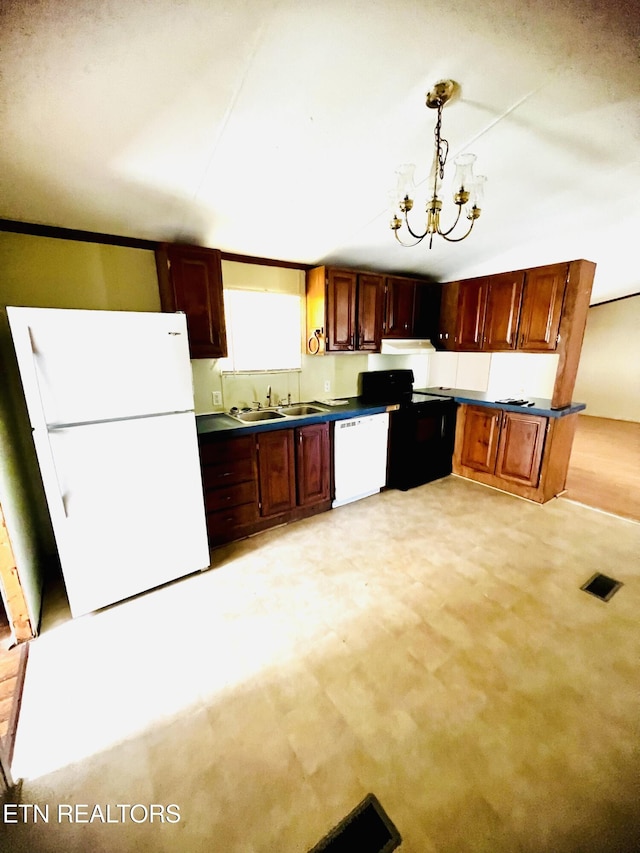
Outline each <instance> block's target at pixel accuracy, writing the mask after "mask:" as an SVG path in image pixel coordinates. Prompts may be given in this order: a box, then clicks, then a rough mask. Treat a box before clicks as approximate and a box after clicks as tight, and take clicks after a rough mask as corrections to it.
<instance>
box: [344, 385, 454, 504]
mask: <svg viewBox="0 0 640 853" xmlns="http://www.w3.org/2000/svg"><path fill="white" fill-rule="evenodd" d="M413 381H414V377H413V371H412V370H404V369H403V370H370V371H367V372H364V373H361V374H360V376H359V387H358V392H359V396H360V398H361V399H362V400H363V402H367V403H375V404H377V405H388V406H397V408H396V409H394V410H393V411H392V412H391V418H390V424H389V459H388V471H387V486H388V487H390V488H395V489H402V490H406V489H412V488H414V486H420V485H422V484H423V483H429V482H431V481H432V480H438V479H440V477H446V476H447V475H448V474H450V473H451V463H452V458H453V444H454V440H455V425H456V404H455V403H454V401H453V400H452V399H451V398H450V397H435V396H433V395H430V394H424V393H420V392H419V391H417V392H414V390H413Z"/></svg>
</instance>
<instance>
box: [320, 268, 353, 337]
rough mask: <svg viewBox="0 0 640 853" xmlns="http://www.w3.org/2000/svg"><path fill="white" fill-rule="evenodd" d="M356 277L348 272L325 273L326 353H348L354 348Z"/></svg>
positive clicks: (334, 271) (332, 271)
mask: <svg viewBox="0 0 640 853" xmlns="http://www.w3.org/2000/svg"><path fill="white" fill-rule="evenodd" d="M357 286H358V275H357V273H355V272H351V271H350V270H335V269H330V270H329V271H328V273H327V317H326V323H327V328H326V349H327V352H350V351H353V350H354V349H355V348H356V288H357Z"/></svg>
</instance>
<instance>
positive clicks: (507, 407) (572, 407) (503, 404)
mask: <svg viewBox="0 0 640 853" xmlns="http://www.w3.org/2000/svg"><path fill="white" fill-rule="evenodd" d="M415 393H419V394H429V395H430V396H434V397H450V398H451V399H452V400H454V401H455V402H456V403H465V404H468V405H472V406H491V407H493V408H498V409H503V410H504V411H507V412H522V411H525V412H528V413H529V414H533V415H542V416H543V417H545V418H563V417H566V416H567V415H575V414H577V413H578V412H582V411H584V409H586V408H587V406H586V404H585V403H574V402H571V403H570V404H569V405H568V406H562V407H560V408H553V407H552V406H551V400H550V399H548V398H544V397H529V396H528V397H527V399H526V400H524V401H523V403H515V402H511V401H512V400H515V398H510V397H508V395H504V396H500V397H498V396H497V395H492V394H489V393H488V392H487V391H469V390H467V389H465V388H443V387H433V388H420V389H418V390H417V391H416V392H415Z"/></svg>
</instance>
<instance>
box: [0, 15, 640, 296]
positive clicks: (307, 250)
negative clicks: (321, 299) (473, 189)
mask: <svg viewBox="0 0 640 853" xmlns="http://www.w3.org/2000/svg"><path fill="white" fill-rule="evenodd" d="M639 35H640V0H609V2H607V3H605V2H604V0H526V2H525V0H523V2H519V3H514V2H513V0H484V2H470V0H457V2H456V0H452V2H450V3H445V2H443V0H430V2H418V0H366V2H365V0H322V2H318V0H244V2H243V1H242V0H31V2H26V0H15V1H14V2H12V0H0V49H1V53H0V72H1V75H2V76H1V80H2V84H1V85H2V89H1V91H0V126H1V127H2V131H1V133H0V217H3V218H8V219H17V220H22V221H25V222H31V223H40V224H47V225H54V226H63V227H68V228H79V229H84V230H90V231H99V232H104V233H110V234H117V235H124V236H131V237H141V238H148V239H151V240H157V239H187V240H190V241H194V242H198V243H201V244H203V245H208V246H216V247H219V248H221V249H223V250H226V251H229V252H237V253H240V254H246V255H258V256H263V257H269V258H278V259H282V260H291V261H300V262H303V263H311V264H315V263H318V262H338V263H342V264H351V265H355V266H360V267H363V268H371V269H375V268H377V269H385V270H390V271H397V272H413V273H419V274H424V275H431V276H433V277H434V278H436V279H438V280H440V281H447V280H452V279H454V278H458V277H460V276H472V275H481V274H484V273H486V272H498V271H502V270H510V269H518V268H522V267H527V266H535V265H540V264H544V263H547V262H555V261H562V260H569V259H573V258H587V259H588V260H592V261H595V262H596V264H597V272H596V281H595V285H594V290H593V296H592V302H593V303H596V302H602V301H605V300H607V299H613V298H617V297H620V296H623V295H626V294H629V293H634V292H638V291H640V271H639V270H640V263H638V260H637V252H636V245H637V242H636V241H638V239H639V235H640V205H639V203H638V191H639V190H640V180H639V178H640V171H639V158H638V153H639V147H638V143H639V141H640V109H639V106H640V73H639V52H638V36H639ZM442 78H451V79H453V80H455V81H457V82H458V83H459V85H460V87H461V92H460V96H459V97H458V98H457V99H456V100H455V101H453V102H451V103H449V104H448V105H447V106H446V107H445V109H444V112H443V135H444V136H445V137H446V138H447V139H448V140H449V142H450V146H451V154H450V158H449V159H450V165H449V168H448V172H451V171H452V167H453V164H452V162H451V161H452V159H453V156H454V155H456V154H457V153H459V152H461V151H462V150H471V151H473V152H474V153H475V154H477V156H478V164H477V165H478V168H477V171H479V172H481V173H483V174H485V175H487V177H488V181H487V191H486V197H485V204H484V208H483V213H482V217H481V218H480V220H479V221H478V222H477V224H476V227H475V228H474V232H473V234H472V235H471V236H470V237H469V238H468V239H467V240H466V241H465V242H463V243H459V244H449V243H444V241H442V240H440V239H439V238H438V240H437V244H436V245H434V247H433V248H432V249H431V250H429V249H428V247H427V246H426V245H425V244H424V243H423V244H420V245H419V246H416V247H414V248H410V249H408V248H402V247H400V246H399V245H398V244H397V243H396V242H395V240H394V238H393V235H392V232H391V231H390V229H389V226H388V222H389V209H388V207H387V205H388V200H387V199H388V191H389V190H390V188H391V187H393V185H394V171H395V169H396V167H397V166H398V165H399V164H401V163H406V162H414V163H416V164H417V169H416V177H417V179H418V180H419V181H423V180H424V178H425V177H426V175H427V173H428V171H429V168H430V165H431V159H432V146H433V141H432V140H433V128H434V121H435V113H434V112H433V111H431V110H428V109H427V108H426V107H425V106H424V95H425V92H426V91H427V90H428V89H430V88H431V87H432V85H433V84H434V83H435V82H436V81H438V80H440V79H442ZM453 207H454V205H453V204H452V203H451V204H449V203H448V200H447V201H446V202H445V209H444V214H443V219H444V224H445V225H446V223H447V220H448V219H449V218H450V214H451V208H453ZM414 213H417V214H418V215H420V214H421V208H418V207H417V208H416V210H415V211H414ZM419 224H421V223H419ZM419 224H418V225H416V227H419Z"/></svg>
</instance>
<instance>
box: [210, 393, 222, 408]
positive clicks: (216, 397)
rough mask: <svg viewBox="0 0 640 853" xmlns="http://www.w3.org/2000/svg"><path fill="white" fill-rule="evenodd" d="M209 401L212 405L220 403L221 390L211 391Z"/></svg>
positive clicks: (219, 404)
mask: <svg viewBox="0 0 640 853" xmlns="http://www.w3.org/2000/svg"><path fill="white" fill-rule="evenodd" d="M211 401H212V403H213V405H214V406H221V405H222V391H212V392H211Z"/></svg>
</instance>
